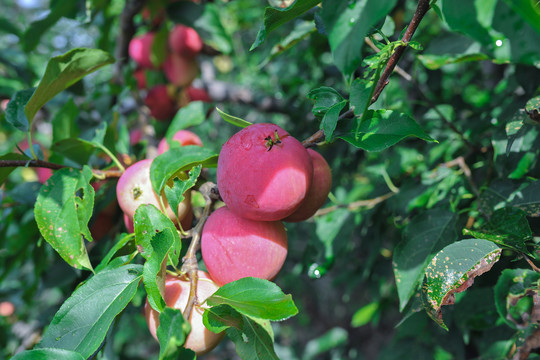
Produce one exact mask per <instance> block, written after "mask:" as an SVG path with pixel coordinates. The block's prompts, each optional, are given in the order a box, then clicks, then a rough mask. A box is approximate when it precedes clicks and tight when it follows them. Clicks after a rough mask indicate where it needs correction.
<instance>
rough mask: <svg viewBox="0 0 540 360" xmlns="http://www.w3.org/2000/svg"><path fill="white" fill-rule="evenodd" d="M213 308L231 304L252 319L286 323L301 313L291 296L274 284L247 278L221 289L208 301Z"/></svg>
mask: <svg viewBox="0 0 540 360" xmlns="http://www.w3.org/2000/svg"><path fill="white" fill-rule="evenodd" d="M207 303H208V304H209V305H210V306H215V305H220V304H227V305H230V306H231V307H233V308H234V309H235V310H236V311H238V312H240V313H242V314H244V315H247V316H252V317H257V318H260V319H267V320H273V321H281V320H285V319H287V318H289V317H291V316H294V315H296V314H297V313H298V309H297V308H296V305H294V302H293V300H292V297H291V295H285V294H284V293H283V292H282V291H281V289H280V288H279V287H278V286H277V285H276V284H274V283H273V282H271V281H268V280H263V279H259V278H253V277H246V278H242V279H239V280H236V281H233V282H230V283H228V284H225V285H223V286H222V287H221V288H219V289H218V290H217V291H216V292H215V293H214V294H213V295H212V296H210V297H209V298H208V299H207Z"/></svg>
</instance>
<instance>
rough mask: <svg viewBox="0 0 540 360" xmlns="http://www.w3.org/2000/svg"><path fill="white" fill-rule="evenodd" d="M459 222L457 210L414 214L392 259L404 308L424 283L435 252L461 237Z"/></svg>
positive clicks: (401, 305) (401, 306)
mask: <svg viewBox="0 0 540 360" xmlns="http://www.w3.org/2000/svg"><path fill="white" fill-rule="evenodd" d="M456 221H457V217H456V214H454V213H453V212H450V211H447V210H444V209H432V210H429V211H427V212H425V213H423V214H421V215H418V216H416V217H414V218H413V219H412V220H411V222H410V223H409V225H407V227H406V228H405V231H404V233H403V240H402V241H401V242H399V244H398V245H397V246H396V249H395V251H394V257H393V261H392V265H393V270H394V276H395V278H396V287H397V291H398V297H399V309H400V311H403V310H404V309H405V306H406V305H407V303H408V302H409V300H410V298H411V297H412V296H413V295H414V294H415V293H416V291H417V290H418V288H419V287H420V285H421V284H422V280H423V278H424V272H425V270H426V267H427V266H428V263H429V261H430V260H431V258H432V257H433V255H435V254H436V253H437V252H439V251H440V250H441V249H443V248H444V247H445V246H446V245H449V244H451V243H453V242H455V241H456V240H457V238H458V237H457V232H456Z"/></svg>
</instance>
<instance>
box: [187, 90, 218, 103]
mask: <svg viewBox="0 0 540 360" xmlns="http://www.w3.org/2000/svg"><path fill="white" fill-rule="evenodd" d="M186 92H187V96H188V99H189V101H204V102H212V99H211V98H210V95H208V92H206V90H205V89H200V88H195V87H193V86H188V87H187V89H186Z"/></svg>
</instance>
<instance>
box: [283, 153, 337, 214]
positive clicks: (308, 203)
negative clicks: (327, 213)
mask: <svg viewBox="0 0 540 360" xmlns="http://www.w3.org/2000/svg"><path fill="white" fill-rule="evenodd" d="M307 151H308V153H309V156H311V160H312V162H313V180H312V181H311V186H310V187H309V191H308V193H307V195H306V197H305V198H304V201H302V203H301V204H300V207H298V209H296V210H295V212H293V213H292V214H291V215H289V216H288V217H286V218H285V219H283V221H287V222H299V221H304V220H306V219H309V218H310V217H312V216H313V215H314V214H315V213H316V212H317V210H319V209H320V208H321V206H323V205H324V203H325V202H326V199H327V198H328V194H329V193H330V189H332V170H331V169H330V166H329V165H328V163H327V162H326V160H325V159H324V158H323V156H322V155H321V154H319V153H318V152H316V151H315V150H312V149H308V150H307Z"/></svg>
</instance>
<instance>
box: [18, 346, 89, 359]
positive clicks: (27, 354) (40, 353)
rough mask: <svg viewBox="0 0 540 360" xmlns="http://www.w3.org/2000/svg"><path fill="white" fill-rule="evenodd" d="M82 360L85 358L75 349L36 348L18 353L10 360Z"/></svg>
mask: <svg viewBox="0 0 540 360" xmlns="http://www.w3.org/2000/svg"><path fill="white" fill-rule="evenodd" d="M58 359H62V360H84V359H85V358H84V357H83V356H82V355H81V354H79V353H78V352H75V351H69V350H63V349H53V348H51V349H36V350H27V351H23V352H21V353H18V354H17V355H15V356H14V357H12V358H11V360H58Z"/></svg>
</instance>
